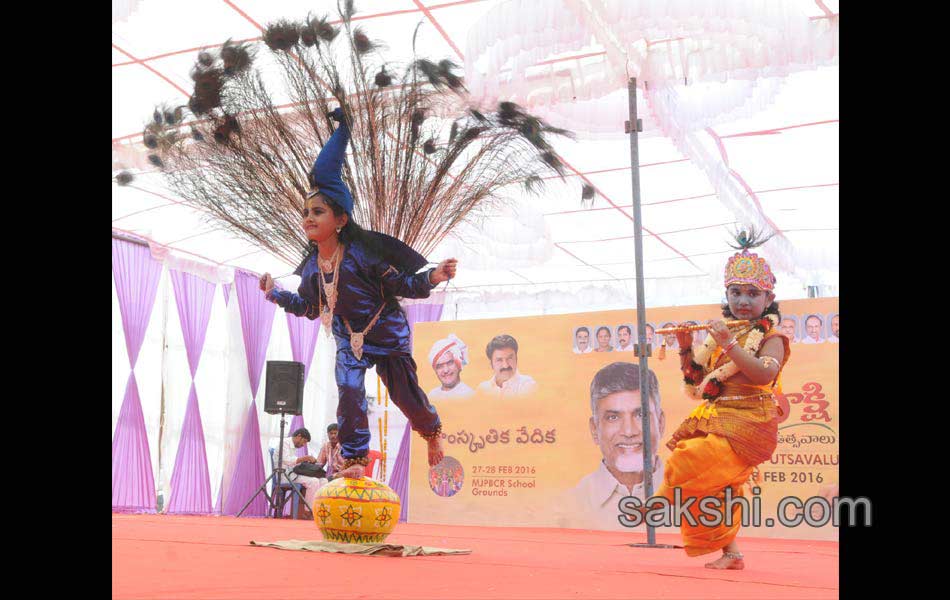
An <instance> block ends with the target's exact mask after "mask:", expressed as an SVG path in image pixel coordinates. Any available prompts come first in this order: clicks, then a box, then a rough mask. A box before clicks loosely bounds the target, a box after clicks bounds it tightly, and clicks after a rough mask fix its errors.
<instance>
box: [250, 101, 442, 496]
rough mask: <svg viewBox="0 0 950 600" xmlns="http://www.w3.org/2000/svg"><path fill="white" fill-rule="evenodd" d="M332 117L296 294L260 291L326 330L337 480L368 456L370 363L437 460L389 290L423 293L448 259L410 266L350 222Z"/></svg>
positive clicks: (339, 115) (310, 204)
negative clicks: (339, 456)
mask: <svg viewBox="0 0 950 600" xmlns="http://www.w3.org/2000/svg"><path fill="white" fill-rule="evenodd" d="M331 116H332V117H333V118H334V119H335V120H336V121H338V122H339V123H340V125H339V127H337V129H336V131H334V132H333V135H331V136H330V139H329V140H327V143H326V145H324V146H323V148H322V149H321V150H320V154H319V155H318V156H317V160H316V161H315V162H314V163H313V169H312V170H311V173H310V178H311V186H312V189H311V191H310V193H308V194H307V200H306V203H305V204H304V209H303V222H302V225H303V229H304V231H305V232H306V234H307V237H308V238H309V239H310V246H311V250H310V252H309V254H307V256H306V257H305V258H304V260H303V262H301V263H300V266H298V267H297V270H296V271H294V273H296V274H297V275H300V277H301V282H300V287H299V288H298V289H297V294H294V293H292V292H287V291H283V290H278V289H276V288H275V287H274V280H273V279H272V278H271V276H270V274H269V273H265V274H264V275H263V276H262V277H261V281H260V284H261V289H262V290H264V293H265V297H266V298H267V300H269V301H270V302H274V303H275V304H277V305H278V306H280V307H281V308H283V309H284V310H285V311H287V312H289V313H292V314H294V315H297V316H298V317H307V318H309V319H316V318H318V317H319V318H320V319H321V321H322V323H323V328H324V330H327V331H329V330H330V329H331V327H332V331H333V335H334V336H335V337H336V346H337V350H336V382H337V386H338V388H339V395H340V396H339V398H340V400H339V404H338V405H337V410H336V415H337V423H338V425H339V427H340V442H341V444H342V446H343V450H342V452H343V459H344V463H343V465H344V466H343V470H342V471H340V473H339V475H340V476H343V477H353V478H359V477H361V476H362V475H363V466H365V465H366V464H367V462H368V460H367V454H368V452H369V440H370V431H369V420H368V418H367V414H366V411H367V406H366V388H365V387H364V383H363V380H364V377H365V375H366V369H368V368H370V367H372V366H374V365H375V366H376V372H377V374H379V377H380V378H381V379H382V380H383V383H384V384H385V385H386V388H387V389H388V390H389V393H390V395H391V397H392V399H393V402H395V403H396V406H398V407H399V409H400V410H401V411H402V412H403V414H405V415H406V417H407V418H408V419H409V424H410V425H411V427H412V428H413V429H414V430H415V431H418V432H419V433H420V434H421V435H422V437H423V438H424V439H425V440H426V442H427V443H428V455H429V465H436V464H438V463H440V462H441V461H442V458H443V456H444V452H443V449H442V441H441V439H440V438H441V434H442V423H441V421H440V420H439V415H438V413H437V412H436V410H435V408H434V407H433V406H432V405H431V404H430V403H429V399H428V398H427V397H426V395H425V393H424V392H423V391H422V389H421V388H420V387H419V382H418V380H417V378H416V363H415V361H414V360H413V359H412V354H411V353H412V346H411V345H410V340H409V323H408V321H407V320H406V315H405V313H404V312H403V311H402V309H401V308H400V306H399V303H398V301H397V300H396V297H397V296H399V297H403V298H427V297H428V296H429V292H430V291H431V290H432V289H433V288H434V287H435V286H437V285H438V284H439V283H441V282H443V281H447V280H448V279H451V278H452V277H455V271H456V265H457V263H458V261H456V260H455V259H454V258H453V259H448V260H445V261H442V262H441V263H439V266H438V267H436V268H434V269H429V270H427V271H424V272H422V273H416V271H418V270H419V269H421V268H422V267H424V266H425V265H426V264H427V263H428V261H426V259H425V258H424V257H423V256H422V255H420V254H419V253H417V252H416V251H415V250H413V249H412V248H410V247H409V246H407V245H406V244H404V243H402V242H400V241H399V240H397V239H395V238H392V237H390V236H388V235H384V234H381V233H377V232H374V231H366V230H364V229H362V228H360V227H359V226H358V225H357V224H356V223H355V222H354V221H353V218H352V217H353V214H352V213H353V197H352V196H351V195H350V192H349V190H348V189H347V188H346V185H345V184H344V183H343V179H342V177H341V174H342V168H343V161H344V159H345V152H346V145H347V142H348V141H349V136H350V132H349V128H348V127H347V125H346V121H345V119H344V118H343V111H342V110H341V109H340V108H337V109H336V110H334V111H333V113H331Z"/></svg>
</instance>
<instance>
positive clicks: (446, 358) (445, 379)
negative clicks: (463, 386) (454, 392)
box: [435, 352, 462, 389]
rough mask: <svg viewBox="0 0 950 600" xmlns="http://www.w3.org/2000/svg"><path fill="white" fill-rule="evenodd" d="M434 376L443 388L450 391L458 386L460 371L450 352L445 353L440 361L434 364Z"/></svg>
mask: <svg viewBox="0 0 950 600" xmlns="http://www.w3.org/2000/svg"><path fill="white" fill-rule="evenodd" d="M435 374H436V376H437V377H438V378H439V381H441V382H442V387H443V388H445V389H452V388H454V387H455V386H456V385H458V383H459V380H460V378H461V374H462V369H460V368H459V365H458V362H456V360H455V356H454V355H453V354H452V353H451V352H446V353H445V355H443V356H442V359H441V360H440V361H439V362H437V363H435Z"/></svg>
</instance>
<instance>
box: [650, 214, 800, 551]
mask: <svg viewBox="0 0 950 600" xmlns="http://www.w3.org/2000/svg"><path fill="white" fill-rule="evenodd" d="M756 237H757V236H756V234H755V232H753V234H752V236H751V237H747V236H746V234H745V232H742V233H740V234H739V235H738V236H737V241H738V242H739V246H738V247H737V249H740V250H742V252H739V253H737V254H735V255H734V256H733V257H732V258H730V259H729V262H728V263H727V264H726V272H725V285H726V304H724V305H723V315H724V316H725V317H726V318H727V319H730V320H748V321H750V324H749V325H748V326H745V327H742V328H740V329H734V330H732V331H731V330H730V329H729V327H727V326H726V324H725V322H724V321H717V322H714V323H712V325H711V327H710V335H709V336H708V337H707V338H706V341H705V342H704V343H703V344H702V345H701V346H697V348H695V349H694V348H693V335H692V333H689V332H681V333H677V336H676V337H677V341H678V342H679V347H680V348H682V349H683V350H680V367H681V369H682V371H683V376H684V380H685V382H686V389H687V392H688V393H689V394H690V395H692V396H693V397H694V398H697V399H700V398H701V399H703V400H704V402H703V404H702V405H700V406H698V407H697V408H696V409H695V410H693V412H692V413H690V415H689V417H687V418H686V420H685V421H683V423H682V424H681V425H680V426H679V428H678V429H677V430H676V431H675V432H674V433H673V436H672V439H670V441H669V442H667V444H666V445H667V447H668V448H670V449H671V450H672V451H673V454H672V455H671V456H670V458H669V459H667V461H666V464H665V471H664V475H663V483H662V484H661V485H660V487H659V489H658V490H657V492H656V494H655V495H656V496H662V497H665V498H666V499H667V500H669V501H670V502H671V503H672V502H673V497H674V496H673V494H674V489H675V488H680V490H681V491H680V493H681V498H682V500H685V499H686V498H690V497H695V498H698V499H701V498H704V497H708V496H713V497H718V498H719V499H720V500H722V499H723V497H724V495H725V490H726V488H731V489H732V495H733V497H738V496H741V495H742V493H743V492H742V486H743V484H744V483H746V482H747V481H748V480H749V477H750V475H752V472H753V469H754V468H755V467H756V465H759V464H761V463H763V462H765V461H766V460H769V458H771V456H772V452H773V451H774V450H775V447H776V445H777V438H778V421H777V412H776V406H775V401H774V400H773V396H772V389H773V387H774V386H775V384H776V383H777V382H778V378H779V374H780V373H781V371H782V368H783V367H784V366H785V363H786V361H787V360H788V357H789V345H788V339H787V338H786V337H785V336H784V335H782V334H781V332H780V331H779V330H778V327H777V325H778V323H779V321H780V319H781V317H780V315H779V312H778V304H777V303H776V302H775V294H774V293H773V289H774V288H775V277H774V276H773V275H772V270H771V268H770V267H769V265H768V263H766V262H765V259H764V258H761V257H759V256H758V255H756V254H752V253H750V252H749V250H750V249H751V248H754V247H756V246H759V245H761V244H762V243H764V242H765V241H767V240H757V239H756ZM734 247H735V246H734ZM733 331H735V335H733ZM698 505H699V500H697V501H696V502H695V503H694V504H693V505H692V506H690V509H689V510H690V513H691V514H693V516H694V518H695V519H697V525H695V526H693V525H691V524H690V523H688V522H687V520H686V519H685V517H684V519H683V521H682V524H681V533H682V536H683V543H684V546H685V549H686V553H687V554H688V555H689V556H699V555H702V554H708V553H710V552H715V551H716V550H722V551H723V555H722V557H720V558H719V559H718V560H715V561H713V562H710V563H707V564H706V567H708V568H711V569H743V568H744V567H745V563H744V562H743V555H742V553H740V552H739V546H738V545H737V544H736V540H735V538H736V535H737V534H738V533H739V526H740V519H739V516H740V507H739V506H735V507H734V509H733V523H732V525H731V526H729V527H727V526H726V525H725V524H721V525H718V526H712V527H710V526H706V525H703V524H702V523H700V522H699V521H698V519H699V517H700V515H701V513H700V511H699V509H698ZM724 510H725V507H722V508H720V511H724Z"/></svg>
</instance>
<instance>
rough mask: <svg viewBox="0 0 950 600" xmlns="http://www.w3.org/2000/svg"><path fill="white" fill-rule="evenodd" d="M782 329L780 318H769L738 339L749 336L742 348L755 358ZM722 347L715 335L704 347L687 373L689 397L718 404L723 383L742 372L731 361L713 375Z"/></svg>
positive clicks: (708, 338) (690, 363)
mask: <svg viewBox="0 0 950 600" xmlns="http://www.w3.org/2000/svg"><path fill="white" fill-rule="evenodd" d="M776 326H778V317H777V316H775V315H766V316H764V317H762V318H761V319H759V320H757V321H754V322H753V323H752V325H751V326H750V328H749V329H746V330H743V331H741V332H739V333H738V334H737V335H736V338H739V337H741V336H742V335H745V336H746V337H745V342H744V343H743V344H742V348H743V349H745V350H746V351H747V352H751V353H752V354H753V355H755V353H756V352H758V351H759V347H760V346H761V345H762V340H763V339H765V335H766V334H767V333H768V332H769V331H770V330H771V329H772V328H773V327H776ZM717 350H719V344H718V342H716V338H714V337H713V336H712V335H710V336H708V337H707V338H706V341H705V342H704V343H703V345H702V347H700V349H699V351H698V352H697V353H696V355H695V356H694V357H693V360H691V361H690V362H689V364H688V365H686V367H685V368H684V369H683V381H684V382H685V383H686V393H687V394H689V395H690V397H692V398H695V399H697V400H699V399H703V400H715V399H716V398H718V397H719V396H720V394H722V389H723V385H722V384H723V382H724V381H726V380H727V379H729V378H730V377H732V376H733V375H735V374H736V373H738V372H739V367H738V365H736V363H735V361H732V360H730V361H729V362H727V363H726V364H724V365H722V366H721V367H719V368H718V369H715V370H713V371H711V372H710V371H709V369H711V368H712V365H713V363H715V361H716V360H717V359H718V358H719V355H720V353H719V352H717Z"/></svg>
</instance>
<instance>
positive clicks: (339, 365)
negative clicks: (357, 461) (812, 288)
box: [336, 347, 441, 458]
mask: <svg viewBox="0 0 950 600" xmlns="http://www.w3.org/2000/svg"><path fill="white" fill-rule="evenodd" d="M374 365H375V366H376V373H377V374H378V375H379V377H380V379H382V381H383V384H384V385H385V386H386V389H388V390H389V397H390V398H391V399H392V401H393V402H394V403H395V404H396V406H398V407H399V410H401V411H402V414H404V415H406V418H407V419H409V425H410V426H411V427H412V429H413V430H414V431H418V432H419V433H422V434H427V433H432V432H433V431H435V430H436V429H437V428H438V427H439V426H440V425H441V421H440V420H439V414H438V413H437V412H436V410H435V407H433V406H432V405H431V404H430V403H429V399H428V398H427V397H426V395H425V392H423V391H422V388H420V387H419V380H418V378H417V377H416V361H415V360H413V358H412V356H411V355H409V354H370V353H368V352H365V351H364V352H363V358H361V359H359V360H357V358H356V357H355V356H353V352H352V350H350V348H349V347H346V348H339V349H338V350H337V353H336V383H337V387H338V389H339V394H340V401H339V403H338V404H337V407H336V418H337V425H339V427H340V443H341V444H342V446H343V458H358V457H362V456H366V454H367V453H368V452H369V440H370V430H369V418H368V416H367V415H368V407H367V404H366V387H365V385H364V380H365V378H366V369H369V368H371V367H373V366H374Z"/></svg>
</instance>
